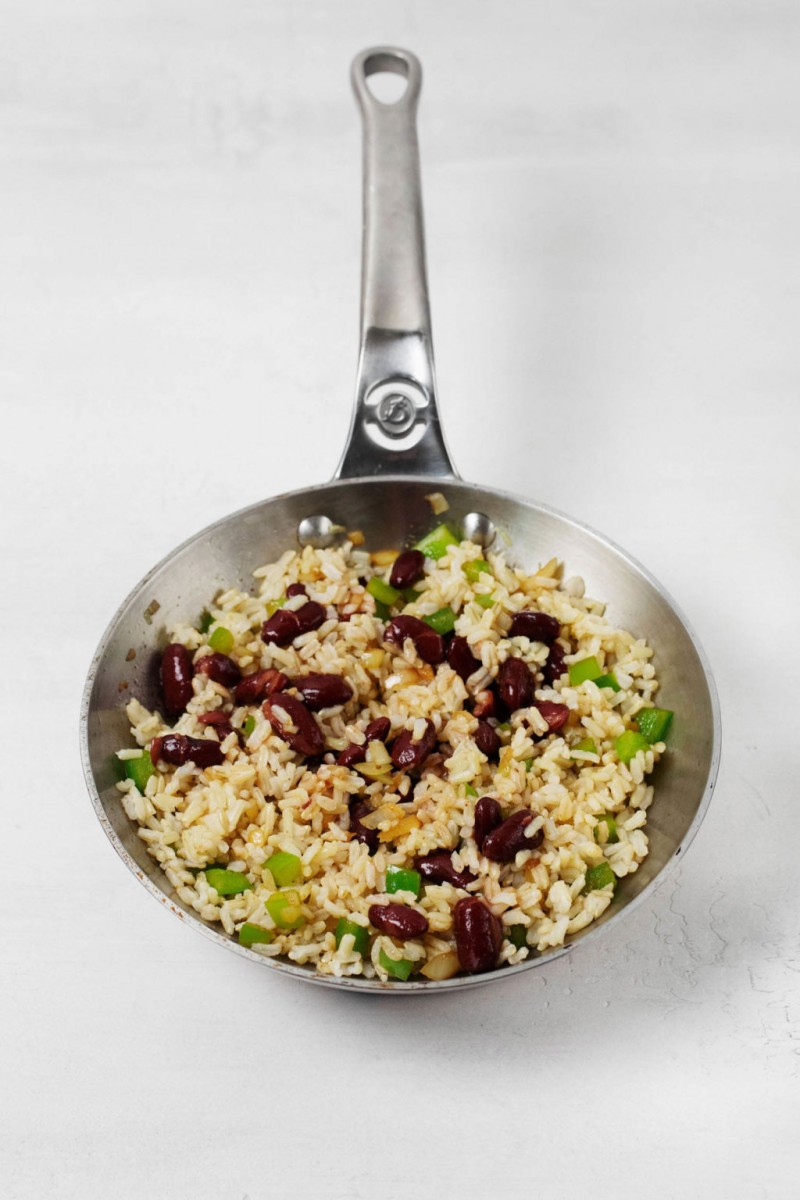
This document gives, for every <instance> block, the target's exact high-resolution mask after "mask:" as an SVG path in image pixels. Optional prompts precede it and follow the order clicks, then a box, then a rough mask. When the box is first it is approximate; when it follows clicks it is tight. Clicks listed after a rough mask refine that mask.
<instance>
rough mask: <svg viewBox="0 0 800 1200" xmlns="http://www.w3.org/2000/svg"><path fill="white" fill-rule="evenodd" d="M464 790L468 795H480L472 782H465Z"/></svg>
mask: <svg viewBox="0 0 800 1200" xmlns="http://www.w3.org/2000/svg"><path fill="white" fill-rule="evenodd" d="M464 792H465V794H466V795H467V796H472V797H476V796H477V795H478V793H477V792H476V791H475V788H474V787H473V786H472V784H471V783H465V784H464Z"/></svg>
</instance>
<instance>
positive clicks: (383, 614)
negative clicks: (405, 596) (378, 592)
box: [375, 600, 392, 621]
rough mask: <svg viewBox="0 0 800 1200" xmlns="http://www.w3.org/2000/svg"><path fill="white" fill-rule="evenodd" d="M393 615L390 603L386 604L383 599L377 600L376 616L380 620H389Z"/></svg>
mask: <svg viewBox="0 0 800 1200" xmlns="http://www.w3.org/2000/svg"><path fill="white" fill-rule="evenodd" d="M391 615H392V614H391V612H390V611H389V605H388V604H384V603H383V601H382V600H376V601H375V616H376V617H377V618H378V620H379V621H388V620H389V618H390V617H391Z"/></svg>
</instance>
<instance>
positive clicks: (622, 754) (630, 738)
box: [614, 729, 650, 763]
mask: <svg viewBox="0 0 800 1200" xmlns="http://www.w3.org/2000/svg"><path fill="white" fill-rule="evenodd" d="M614 745H615V747H616V751H617V758H618V759H619V761H620V762H623V763H629V762H630V761H631V759H632V758H635V757H636V755H637V754H638V753H639V751H640V750H649V749H650V743H649V741H648V740H647V738H646V737H645V736H644V734H643V733H637V732H636V730H635V729H626V730H625V732H624V733H621V734H620V735H619V737H618V738H617V740H616V742H615V743H614Z"/></svg>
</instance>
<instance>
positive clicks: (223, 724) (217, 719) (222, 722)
mask: <svg viewBox="0 0 800 1200" xmlns="http://www.w3.org/2000/svg"><path fill="white" fill-rule="evenodd" d="M197 723H198V725H211V726H212V727H213V728H214V729H216V731H217V737H218V738H219V740H220V741H221V742H224V741H225V738H226V737H227V736H228V734H229V733H233V726H232V725H231V723H230V721H229V720H228V714H227V713H224V712H219V710H217V711H216V712H207V713H201V714H200V716H199V717H198V718H197Z"/></svg>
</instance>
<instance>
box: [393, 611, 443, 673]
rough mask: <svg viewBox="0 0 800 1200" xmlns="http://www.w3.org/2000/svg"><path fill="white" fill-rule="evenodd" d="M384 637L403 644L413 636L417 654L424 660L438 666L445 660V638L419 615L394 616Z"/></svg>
mask: <svg viewBox="0 0 800 1200" xmlns="http://www.w3.org/2000/svg"><path fill="white" fill-rule="evenodd" d="M383 636H384V639H385V640H386V641H387V642H393V643H395V645H398V646H402V645H403V643H404V641H405V640H406V638H411V641H412V642H413V643H414V646H415V648H416V651H417V654H418V655H419V656H420V658H421V659H422V661H423V662H426V663H430V664H431V666H436V665H437V664H438V663H440V662H444V638H443V637H442V636H441V634H438V633H437V632H436V630H435V629H431V627H430V625H426V624H425V622H424V621H420V619H419V617H407V616H403V615H402V614H401V615H400V616H399V617H392V619H391V621H390V622H389V623H388V625H387V626H386V629H385V631H384V634H383Z"/></svg>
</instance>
